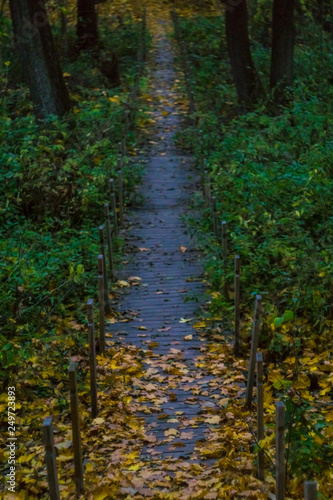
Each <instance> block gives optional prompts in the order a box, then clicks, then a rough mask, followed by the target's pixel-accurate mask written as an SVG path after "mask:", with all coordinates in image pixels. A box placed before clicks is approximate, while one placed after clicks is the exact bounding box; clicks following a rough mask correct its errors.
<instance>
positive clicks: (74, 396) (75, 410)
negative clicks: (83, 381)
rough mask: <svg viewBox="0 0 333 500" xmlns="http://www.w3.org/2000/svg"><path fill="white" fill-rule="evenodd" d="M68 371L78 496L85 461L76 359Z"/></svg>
mask: <svg viewBox="0 0 333 500" xmlns="http://www.w3.org/2000/svg"><path fill="white" fill-rule="evenodd" d="M68 371H69V391H70V402H71V420H72V436H73V451H74V479H75V484H76V496H77V497H80V495H81V494H82V493H83V463H82V450H81V431H80V410H79V397H78V392H77V379H76V363H75V361H73V360H71V362H70V365H69V369H68Z"/></svg>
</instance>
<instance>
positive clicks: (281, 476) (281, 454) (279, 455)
mask: <svg viewBox="0 0 333 500" xmlns="http://www.w3.org/2000/svg"><path fill="white" fill-rule="evenodd" d="M275 407H276V500H285V490H286V466H285V438H284V426H285V406H284V404H283V403H282V401H278V402H277V403H276V405H275Z"/></svg>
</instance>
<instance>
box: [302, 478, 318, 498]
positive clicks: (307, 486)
mask: <svg viewBox="0 0 333 500" xmlns="http://www.w3.org/2000/svg"><path fill="white" fill-rule="evenodd" d="M317 498H318V484H317V482H316V481H305V483H304V499H305V500H317Z"/></svg>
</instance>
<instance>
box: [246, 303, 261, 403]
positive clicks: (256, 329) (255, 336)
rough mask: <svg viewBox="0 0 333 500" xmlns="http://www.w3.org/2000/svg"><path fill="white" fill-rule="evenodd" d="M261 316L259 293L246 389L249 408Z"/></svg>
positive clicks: (255, 309) (255, 308)
mask: <svg viewBox="0 0 333 500" xmlns="http://www.w3.org/2000/svg"><path fill="white" fill-rule="evenodd" d="M260 316H261V296H260V295H257V296H256V300H255V307H254V318H253V326H252V339H251V352H250V361H249V369H248V380H247V390H246V405H247V406H248V408H250V407H251V404H252V393H253V383H254V373H255V366H256V354H257V349H258V342H259V332H260Z"/></svg>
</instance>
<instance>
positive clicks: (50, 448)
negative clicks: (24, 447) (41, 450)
mask: <svg viewBox="0 0 333 500" xmlns="http://www.w3.org/2000/svg"><path fill="white" fill-rule="evenodd" d="M43 435H44V446H45V462H46V467H47V479H48V483H49V494H50V499H51V500H60V491H59V482H58V470H57V461H56V452H55V448H54V435H53V425H52V417H47V418H46V419H45V420H44V422H43Z"/></svg>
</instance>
